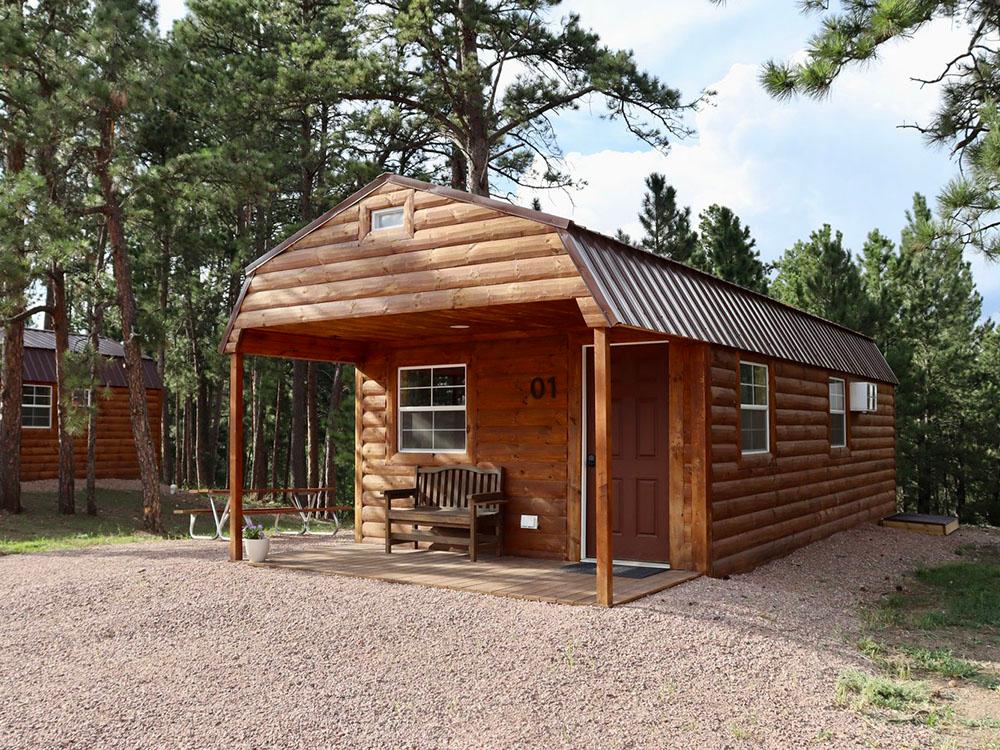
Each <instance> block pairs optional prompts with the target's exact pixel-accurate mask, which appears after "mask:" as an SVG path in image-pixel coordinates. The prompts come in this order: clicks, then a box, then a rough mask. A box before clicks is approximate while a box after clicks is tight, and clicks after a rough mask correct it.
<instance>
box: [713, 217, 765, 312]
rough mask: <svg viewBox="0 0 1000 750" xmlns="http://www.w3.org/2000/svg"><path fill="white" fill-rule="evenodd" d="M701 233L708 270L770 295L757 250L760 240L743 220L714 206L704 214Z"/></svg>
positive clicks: (763, 266) (763, 267)
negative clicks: (751, 234) (757, 239)
mask: <svg viewBox="0 0 1000 750" xmlns="http://www.w3.org/2000/svg"><path fill="white" fill-rule="evenodd" d="M698 234H699V239H700V242H701V249H702V252H703V253H704V254H705V258H706V263H707V270H708V271H709V272H710V273H713V274H715V275H716V276H718V277H720V278H723V279H726V280H727V281H732V282H733V283H735V284H739V285H740V286H743V287H746V288H747V289H751V290H753V291H755V292H760V293H761V294H767V288H768V280H767V267H766V266H765V265H764V264H763V263H762V262H761V260H760V254H759V253H758V252H757V251H756V250H755V249H754V246H755V245H756V244H757V241H756V240H754V239H753V237H751V236H750V228H749V227H746V226H743V225H742V223H741V222H740V217H738V216H737V215H736V214H734V213H733V212H732V210H730V209H728V208H726V207H725V206H720V205H718V204H714V205H711V206H709V207H708V208H706V209H705V210H704V211H702V212H701V216H700V222H699V224H698Z"/></svg>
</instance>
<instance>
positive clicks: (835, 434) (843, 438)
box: [829, 378, 847, 448]
mask: <svg viewBox="0 0 1000 750" xmlns="http://www.w3.org/2000/svg"><path fill="white" fill-rule="evenodd" d="M829 387H830V447H831V448H846V447H847V397H846V395H845V392H846V391H845V387H844V380H843V378H830V383H829Z"/></svg>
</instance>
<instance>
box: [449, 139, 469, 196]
mask: <svg viewBox="0 0 1000 750" xmlns="http://www.w3.org/2000/svg"><path fill="white" fill-rule="evenodd" d="M448 162H449V166H450V167H451V186H452V187H453V188H455V190H465V188H466V186H467V185H468V184H469V160H468V159H466V158H465V154H464V153H462V149H460V148H459V147H458V146H455V145H453V146H452V147H451V158H450V159H449V160H448Z"/></svg>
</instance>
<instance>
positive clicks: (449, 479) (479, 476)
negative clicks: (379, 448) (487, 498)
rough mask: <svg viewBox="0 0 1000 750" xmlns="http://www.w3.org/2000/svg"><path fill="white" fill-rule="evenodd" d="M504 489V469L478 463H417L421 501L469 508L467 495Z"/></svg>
mask: <svg viewBox="0 0 1000 750" xmlns="http://www.w3.org/2000/svg"><path fill="white" fill-rule="evenodd" d="M501 491H503V469H482V468H480V467H478V466H418V467H417V494H418V495H419V497H420V499H419V500H418V503H419V504H420V505H436V506H438V507H440V508H468V507H469V495H475V494H479V493H481V492H501Z"/></svg>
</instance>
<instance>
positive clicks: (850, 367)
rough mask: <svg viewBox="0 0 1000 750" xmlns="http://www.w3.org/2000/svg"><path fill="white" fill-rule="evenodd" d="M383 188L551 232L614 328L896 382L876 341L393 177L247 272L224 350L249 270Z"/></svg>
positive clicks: (563, 228)
mask: <svg viewBox="0 0 1000 750" xmlns="http://www.w3.org/2000/svg"><path fill="white" fill-rule="evenodd" d="M386 183H393V184H395V185H399V186H400V187H404V188H412V189H414V190H423V191H426V192H429V193H435V194H437V195H442V196H444V197H447V198H450V199H452V200H455V201H460V202H463V203H473V204H478V205H482V206H486V207H489V208H491V209H494V210H496V211H499V212H502V213H505V214H508V215H511V216H518V217H521V218H524V219H529V220H531V221H536V222H539V223H541V224H546V225H548V226H551V227H554V228H556V229H557V230H559V232H560V235H561V236H562V239H563V244H564V245H565V247H566V251H567V252H568V253H569V254H570V256H571V257H572V258H573V260H574V262H575V263H576V265H577V268H578V270H579V271H580V275H581V276H582V277H583V279H584V281H585V282H586V284H587V286H588V287H589V289H590V292H591V294H592V295H593V297H594V299H595V301H596V302H597V304H598V305H599V306H600V307H601V310H602V311H603V312H604V314H605V316H606V317H607V319H608V321H609V322H610V323H611V325H613V326H615V325H623V326H629V327H633V328H640V329H644V330H649V331H655V332H658V333H664V334H668V335H673V336H679V337H683V338H689V339H694V340H697V341H706V342H709V343H712V344H718V345H722V346H728V347H732V348H734V349H740V350H742V351H747V352H752V353H756V354H761V355H764V356H768V357H777V358H780V359H787V360H790V361H793V362H798V363H801V364H806V365H812V366H814V367H821V368H824V369H830V370H836V371H839V372H845V373H849V374H852V375H856V376H859V377H864V378H868V379H871V380H878V381H882V382H888V383H898V382H899V381H898V380H897V378H896V376H895V374H894V373H893V372H892V369H891V368H890V367H889V364H888V362H886V360H885V357H883V356H882V353H881V352H880V351H879V349H878V347H877V346H876V344H875V342H874V340H872V339H871V338H870V337H868V336H865V335H863V334H861V333H858V332H856V331H852V330H850V329H849V328H845V327H844V326H841V325H838V324H837V323H833V322H831V321H828V320H824V319H823V318H821V317H819V316H816V315H812V314H811V313H807V312H805V311H803V310H799V309H798V308H795V307H792V306H791V305H787V304H785V303H783V302H779V301H777V300H775V299H772V298H770V297H767V296H766V295H762V294H759V293H757V292H753V291H751V290H749V289H745V288H744V287H741V286H739V285H738V284H733V283H731V282H729V281H725V280H723V279H719V278H717V277H715V276H712V275H711V274H708V273H705V272H703V271H699V270H697V269H694V268H691V267H689V266H686V265H684V264H683V263H678V262H677V261H674V260H671V259H669V258H663V257H660V256H658V255H654V254H653V253H650V252H647V251H645V250H640V249H638V248H635V247H632V246H630V245H627V244H625V243H622V242H619V241H618V240H615V239H613V238H611V237H607V236H605V235H602V234H600V233H598V232H594V231H591V230H589V229H587V228H586V227H583V226H580V225H578V224H576V223H574V222H573V221H571V220H570V219H565V218H562V217H559V216H553V215H552V214H547V213H543V212H541V211H534V210H532V209H529V208H523V207H521V206H515V205H512V204H510V203H507V202H505V201H500V200H496V199H494V198H486V197H483V196H479V195H473V194H471V193H466V192H463V191H461V190H455V189H453V188H448V187H443V186H440V185H433V184H431V183H427V182H422V181H420V180H414V179H412V178H409V177H402V176H400V175H395V174H383V175H381V176H379V177H378V178H376V179H375V180H374V181H372V182H370V183H369V184H368V185H366V186H365V187H363V188H362V189H361V190H359V191H357V192H356V193H354V194H353V195H351V196H349V197H348V198H346V199H345V200H343V201H341V202H340V203H338V204H337V205H336V206H334V207H333V208H332V209H330V210H329V211H327V212H326V213H324V214H323V215H322V216H320V217H319V218H318V219H316V220H315V221H313V222H312V223H310V224H309V225H307V226H305V227H303V228H302V229H300V230H299V231H298V232H296V233H295V234H293V235H292V236H291V237H289V238H288V239H286V240H285V241H284V242H282V243H281V244H279V245H278V246H276V247H275V248H273V249H272V250H271V251H270V252H268V253H266V254H265V255H263V256H261V257H260V258H258V259H257V260H255V261H253V262H252V263H251V264H250V265H249V266H247V269H246V270H247V279H246V282H245V283H244V285H243V289H242V291H241V293H240V297H239V299H238V300H237V303H236V307H235V309H234V310H233V315H232V317H231V318H230V321H229V325H228V326H227V327H226V332H225V335H224V336H223V340H222V347H225V343H226V341H227V340H228V339H229V334H230V332H231V330H232V327H233V323H234V321H235V319H236V315H237V314H238V312H239V308H240V304H241V303H242V300H243V295H244V293H245V292H246V289H247V288H248V286H249V284H250V280H251V279H252V277H253V272H254V271H255V270H256V269H257V268H258V267H259V266H261V265H262V264H264V263H266V262H267V261H268V260H270V259H271V258H273V257H274V256H276V255H278V254H280V253H281V252H283V251H284V250H286V249H287V248H289V247H290V246H292V245H293V244H294V243H295V242H297V241H298V240H300V239H302V238H303V237H305V236H306V235H308V234H310V233H311V232H313V231H314V230H316V229H318V228H319V227H320V226H322V225H323V224H325V223H326V222H327V221H329V220H330V219H331V218H333V217H334V216H336V215H337V214H339V213H341V212H342V211H344V210H346V209H347V208H349V207H350V206H353V205H354V204H356V203H358V202H359V201H361V200H362V199H364V198H365V197H366V196H367V195H369V194H371V193H372V192H374V191H375V190H377V189H378V188H380V187H382V186H383V185H384V184H386Z"/></svg>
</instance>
